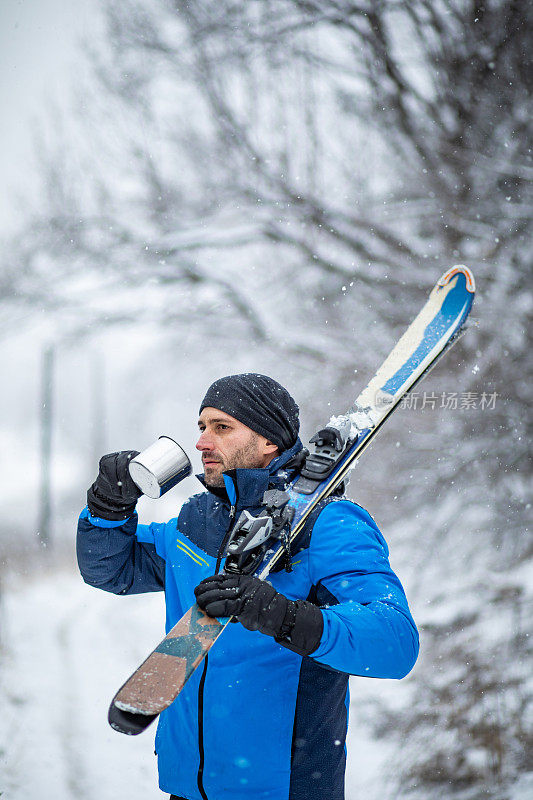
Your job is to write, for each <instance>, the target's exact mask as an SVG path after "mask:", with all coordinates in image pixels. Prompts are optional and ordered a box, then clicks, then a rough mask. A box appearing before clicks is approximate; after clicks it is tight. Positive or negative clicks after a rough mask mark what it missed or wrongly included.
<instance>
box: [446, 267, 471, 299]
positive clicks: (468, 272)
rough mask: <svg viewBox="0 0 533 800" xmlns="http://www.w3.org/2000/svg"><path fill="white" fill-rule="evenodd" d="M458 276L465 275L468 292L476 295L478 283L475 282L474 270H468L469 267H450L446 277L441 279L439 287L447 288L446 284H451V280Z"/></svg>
mask: <svg viewBox="0 0 533 800" xmlns="http://www.w3.org/2000/svg"><path fill="white" fill-rule="evenodd" d="M458 274H463V275H464V276H465V281H466V289H467V291H469V292H471V293H472V294H474V293H475V291H476V282H475V280H474V275H473V273H472V270H470V269H468V267H465V266H464V265H463V264H456V265H455V266H454V267H450V269H448V270H446V272H445V273H444V275H443V276H442V277H441V278H440V279H439V281H438V283H437V286H446V284H447V283H449V282H450V281H451V279H452V278H453V277H454V276H455V275H458Z"/></svg>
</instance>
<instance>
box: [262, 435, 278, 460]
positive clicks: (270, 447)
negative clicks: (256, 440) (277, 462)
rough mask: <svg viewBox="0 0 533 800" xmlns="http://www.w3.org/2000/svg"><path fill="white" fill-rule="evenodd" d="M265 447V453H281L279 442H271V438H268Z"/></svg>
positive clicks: (271, 454)
mask: <svg viewBox="0 0 533 800" xmlns="http://www.w3.org/2000/svg"><path fill="white" fill-rule="evenodd" d="M264 449H265V455H269V456H273V455H279V448H278V446H277V444H274V442H271V441H270V439H267V440H266V442H265V444H264Z"/></svg>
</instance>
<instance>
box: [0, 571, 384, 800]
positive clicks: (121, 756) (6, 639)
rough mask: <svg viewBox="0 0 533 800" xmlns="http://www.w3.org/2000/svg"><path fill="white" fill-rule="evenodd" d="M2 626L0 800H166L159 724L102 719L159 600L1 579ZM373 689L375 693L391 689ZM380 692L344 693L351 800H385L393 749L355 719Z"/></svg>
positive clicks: (139, 654) (357, 687)
mask: <svg viewBox="0 0 533 800" xmlns="http://www.w3.org/2000/svg"><path fill="white" fill-rule="evenodd" d="M0 622H1V645H2V647H1V651H0V658H1V662H0V676H1V684H0V703H1V707H2V715H1V721H0V795H1V797H2V800H4V798H5V799H6V800H34V799H35V800H36V799H37V798H39V800H49V799H50V800H51V798H54V800H93V798H94V799H95V800H96V799H97V800H120V798H128V800H150V798H154V800H156V798H161V797H164V796H165V795H162V794H161V792H159V790H158V788H157V774H156V762H155V757H154V756H153V737H154V733H155V727H152V728H151V729H149V731H147V732H146V733H145V734H142V735H141V736H139V737H126V736H122V735H121V734H118V733H115V732H114V731H113V730H111V728H110V727H109V726H108V724H107V719H106V714H107V706H108V703H109V700H110V699H111V697H112V695H113V694H114V692H115V691H116V689H117V688H118V686H119V685H120V684H121V683H122V681H123V680H124V679H125V678H126V677H127V675H128V674H129V673H130V672H131V670H132V668H133V667H134V666H135V665H137V663H138V662H139V661H140V660H141V659H142V658H143V657H144V656H146V654H147V653H148V652H149V651H150V650H151V649H152V647H153V646H154V644H155V642H156V641H157V639H158V637H160V635H161V634H162V632H163V598H162V595H159V594H155V595H154V594H152V595H139V596H136V597H115V596H113V595H108V594H106V593H105V592H101V591H98V590H96V589H92V588H90V587H88V586H86V585H85V584H84V583H83V582H82V580H81V578H80V577H79V576H78V575H77V574H76V572H75V571H74V569H73V568H71V569H68V568H63V569H62V570H61V571H59V572H54V573H50V574H44V575H39V576H33V577H31V578H30V577H24V578H23V577H17V578H11V579H10V580H8V581H7V585H5V586H4V593H3V598H2V606H1V616H0ZM379 683H380V691H387V692H389V691H393V690H394V687H396V689H397V688H398V684H397V683H394V684H393V682H389V681H381V682H379ZM366 684H368V689H367V688H366ZM376 684H377V682H375V681H368V682H367V681H365V682H362V681H358V682H357V683H354V684H353V685H352V722H351V727H350V732H349V744H350V747H349V768H348V777H347V800H356V798H360V797H364V798H365V800H378V798H379V800H387V796H388V792H387V790H386V772H385V764H386V763H387V762H388V761H389V756H390V751H389V750H388V749H387V748H385V747H384V746H383V743H376V742H375V741H372V739H371V738H369V736H368V733H367V732H366V731H365V727H364V725H362V723H361V721H360V715H358V707H361V703H362V701H363V700H364V695H365V694H366V693H367V692H370V693H371V692H372V691H375V690H376V689H375V687H376ZM358 716H359V719H358ZM389 766H390V762H389ZM397 800H398V799H397Z"/></svg>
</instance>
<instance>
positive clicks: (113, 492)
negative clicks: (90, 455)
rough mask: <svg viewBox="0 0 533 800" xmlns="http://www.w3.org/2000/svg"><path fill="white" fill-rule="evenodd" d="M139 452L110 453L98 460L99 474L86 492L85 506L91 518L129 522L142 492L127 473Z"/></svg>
mask: <svg viewBox="0 0 533 800" xmlns="http://www.w3.org/2000/svg"><path fill="white" fill-rule="evenodd" d="M138 455H139V451H138V450H123V451H122V452H120V453H109V454H108V455H106V456H102V458H101V459H100V472H99V473H98V477H97V478H96V480H95V482H94V483H93V485H92V486H91V488H90V489H89V491H88V492H87V505H88V506H89V511H90V512H91V514H92V515H93V517H101V518H102V519H109V520H113V521H115V520H116V521H118V520H121V519H128V517H131V515H132V514H133V512H134V511H135V504H136V503H137V500H138V499H139V497H140V496H141V494H142V492H141V490H140V489H139V488H138V486H137V485H136V484H135V483H134V482H133V480H132V477H131V475H130V473H129V470H128V464H129V463H130V461H131V459H132V458H135V456H138Z"/></svg>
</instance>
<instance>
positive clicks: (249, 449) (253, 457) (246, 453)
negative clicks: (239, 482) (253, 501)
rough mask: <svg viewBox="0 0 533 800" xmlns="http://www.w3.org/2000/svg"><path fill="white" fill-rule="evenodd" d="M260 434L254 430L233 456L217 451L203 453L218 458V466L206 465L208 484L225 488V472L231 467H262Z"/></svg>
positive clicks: (205, 473)
mask: <svg viewBox="0 0 533 800" xmlns="http://www.w3.org/2000/svg"><path fill="white" fill-rule="evenodd" d="M258 444H259V436H258V435H257V433H254V432H252V433H251V435H250V438H249V440H248V441H247V442H246V444H244V445H243V446H242V447H240V448H239V449H238V450H235V452H234V453H233V454H232V455H231V456H226V458H221V456H219V455H217V454H216V453H211V452H205V453H203V454H202V460H203V459H204V458H206V459H209V458H213V459H216V460H217V462H218V463H217V465H216V466H214V465H213V466H210V467H209V466H205V465H204V478H205V482H206V484H207V485H208V486H213V487H215V488H219V489H223V488H224V478H223V476H222V473H223V472H228V470H230V469H260V468H261V467H263V458H262V456H261V455H260V454H259V448H258Z"/></svg>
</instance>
